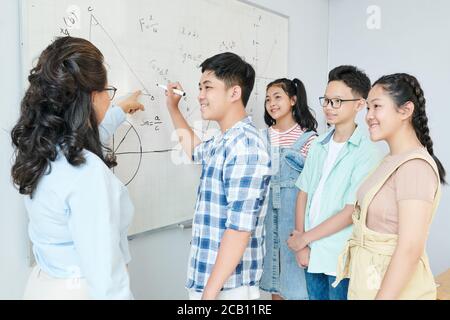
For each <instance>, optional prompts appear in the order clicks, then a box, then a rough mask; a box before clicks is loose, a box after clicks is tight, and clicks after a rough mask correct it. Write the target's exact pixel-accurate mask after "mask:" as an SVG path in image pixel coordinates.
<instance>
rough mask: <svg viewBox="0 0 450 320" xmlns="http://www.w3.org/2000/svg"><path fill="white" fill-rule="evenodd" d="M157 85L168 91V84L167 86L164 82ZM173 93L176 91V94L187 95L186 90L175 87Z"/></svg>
mask: <svg viewBox="0 0 450 320" xmlns="http://www.w3.org/2000/svg"><path fill="white" fill-rule="evenodd" d="M156 86H157V87H160V88H162V89H164V90H166V91H167V86H165V85H163V84H159V83H157V84H156ZM173 93H175V94H177V95H179V96H182V97H184V96H186V92H184V91H181V90H179V89H173Z"/></svg>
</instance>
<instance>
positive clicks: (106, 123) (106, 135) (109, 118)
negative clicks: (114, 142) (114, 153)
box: [98, 105, 127, 145]
mask: <svg viewBox="0 0 450 320" xmlns="http://www.w3.org/2000/svg"><path fill="white" fill-rule="evenodd" d="M126 119H127V117H126V115H125V112H123V110H122V108H121V107H119V106H115V105H113V106H111V107H110V108H109V109H108V111H106V114H105V118H104V119H103V121H102V122H101V123H100V125H99V126H98V131H99V134H100V141H101V143H102V144H104V145H107V144H108V143H109V140H110V139H111V137H112V135H113V134H114V132H116V130H117V128H118V127H119V126H120V125H121V124H122V123H123V122H124V121H125V120H126Z"/></svg>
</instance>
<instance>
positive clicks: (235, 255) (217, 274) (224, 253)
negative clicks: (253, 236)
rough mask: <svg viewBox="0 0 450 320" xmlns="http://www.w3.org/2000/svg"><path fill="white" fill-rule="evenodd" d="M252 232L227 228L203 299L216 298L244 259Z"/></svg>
mask: <svg viewBox="0 0 450 320" xmlns="http://www.w3.org/2000/svg"><path fill="white" fill-rule="evenodd" d="M249 239H250V232H243V231H236V230H232V229H227V230H225V232H224V234H223V237H222V239H221V241H220V249H219V252H218V254H217V259H216V262H215V264H214V267H213V270H212V272H211V275H210V277H209V279H208V282H207V284H206V286H205V289H204V291H203V296H202V299H206V300H210V299H216V297H217V295H218V294H219V292H220V290H221V289H222V287H223V285H224V283H225V282H226V281H227V279H228V278H229V277H230V275H231V274H232V273H233V272H234V270H235V269H236V266H237V265H238V264H239V262H240V261H241V260H242V256H243V255H244V252H245V249H246V248H247V246H248V241H249Z"/></svg>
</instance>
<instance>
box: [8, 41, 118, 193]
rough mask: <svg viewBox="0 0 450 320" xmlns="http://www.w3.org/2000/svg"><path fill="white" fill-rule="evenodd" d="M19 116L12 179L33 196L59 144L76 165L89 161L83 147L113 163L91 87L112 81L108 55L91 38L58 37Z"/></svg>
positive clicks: (31, 77) (34, 73)
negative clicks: (105, 150)
mask: <svg viewBox="0 0 450 320" xmlns="http://www.w3.org/2000/svg"><path fill="white" fill-rule="evenodd" d="M28 81H29V83H30V85H29V87H28V89H27V91H26V92H25V96H24V98H23V99H22V102H21V110H20V118H19V120H18V122H17V123H16V125H15V126H14V128H13V129H12V131H11V139H12V143H13V146H14V151H15V162H14V164H13V166H12V169H11V175H12V178H13V182H14V184H15V185H17V186H18V188H19V192H20V193H21V194H26V195H30V196H32V194H33V192H34V190H35V189H36V186H37V184H38V182H39V179H40V177H42V176H43V175H44V174H46V173H49V172H50V170H51V162H52V161H55V159H56V157H57V154H58V148H59V149H60V150H61V152H62V154H63V155H64V156H65V158H66V159H67V161H68V162H69V163H70V164H71V165H73V166H79V165H81V164H82V163H84V162H85V158H84V156H83V149H86V150H89V151H91V152H92V153H94V154H96V155H97V156H98V157H99V158H100V159H102V160H103V161H104V162H105V164H106V165H107V166H109V167H112V166H114V165H115V164H116V163H115V161H114V159H109V158H108V157H104V155H103V148H104V147H103V146H102V144H101V142H100V137H99V131H98V125H97V119H96V116H95V112H94V110H93V106H92V99H91V93H92V92H93V91H102V90H103V89H104V88H105V86H106V83H107V76H106V69H105V67H104V65H103V55H102V54H101V52H100V51H99V50H98V49H97V48H96V47H95V46H94V45H93V44H92V43H90V42H89V41H87V40H84V39H80V38H74V37H61V38H57V39H56V40H55V41H54V42H53V43H52V44H50V45H49V46H48V47H47V48H46V49H45V50H44V51H43V52H42V54H41V55H40V57H39V59H38V62H37V65H36V66H35V67H34V68H33V69H32V70H31V71H30V75H29V77H28Z"/></svg>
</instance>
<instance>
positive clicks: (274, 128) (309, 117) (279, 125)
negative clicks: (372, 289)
mask: <svg viewBox="0 0 450 320" xmlns="http://www.w3.org/2000/svg"><path fill="white" fill-rule="evenodd" d="M264 119H265V122H266V124H267V125H268V127H269V128H268V130H267V135H268V137H269V138H270V154H271V157H272V178H271V183H270V184H271V187H270V194H269V205H268V209H267V215H266V218H265V228H266V238H265V246H266V254H265V257H264V264H263V274H262V278H261V282H260V288H261V289H262V290H264V291H267V292H270V293H271V294H272V299H274V300H280V299H295V300H305V299H308V294H307V291H306V282H305V274H304V270H303V269H302V268H300V267H299V265H298V264H297V261H296V257H295V254H294V253H293V252H292V251H290V250H289V248H288V247H287V243H286V241H287V240H288V238H289V233H290V232H291V230H293V229H294V228H295V203H296V199H297V193H298V189H297V188H296V187H295V182H296V180H297V178H298V177H299V175H300V173H301V171H302V169H303V164H304V162H305V158H306V156H307V154H308V150H309V146H310V145H311V142H312V141H313V140H314V139H315V138H316V137H317V134H316V128H317V121H316V119H315V118H314V116H313V114H312V113H311V109H310V108H309V107H308V104H307V97H306V90H305V86H304V85H303V83H302V82H301V81H300V80H298V79H293V80H289V79H278V80H275V81H273V82H271V83H270V84H269V85H268V86H267V91H266V105H265V114H264Z"/></svg>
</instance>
